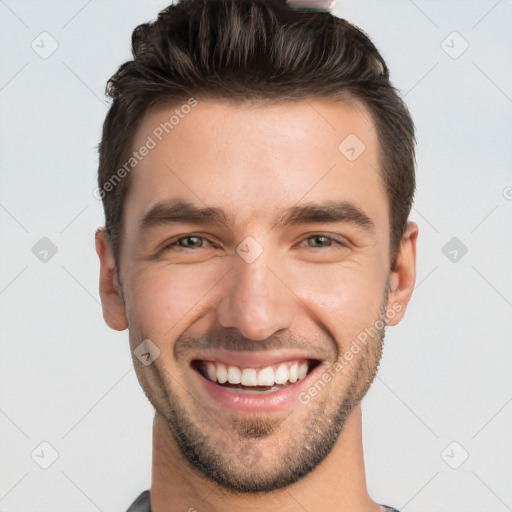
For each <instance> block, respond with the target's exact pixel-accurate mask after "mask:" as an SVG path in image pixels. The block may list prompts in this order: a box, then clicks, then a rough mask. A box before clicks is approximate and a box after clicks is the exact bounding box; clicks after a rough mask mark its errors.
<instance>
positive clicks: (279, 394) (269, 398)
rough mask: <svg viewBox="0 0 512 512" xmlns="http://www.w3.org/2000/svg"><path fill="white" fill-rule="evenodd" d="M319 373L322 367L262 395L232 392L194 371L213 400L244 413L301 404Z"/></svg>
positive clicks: (274, 409)
mask: <svg viewBox="0 0 512 512" xmlns="http://www.w3.org/2000/svg"><path fill="white" fill-rule="evenodd" d="M317 371H321V365H319V366H317V367H316V368H314V369H313V370H312V371H311V372H310V373H308V375H306V377H304V378H303V379H301V380H298V381H297V382H295V383H294V384H290V385H289V386H287V387H285V388H281V389H279V390H276V391H273V392H269V393H262V394H249V393H239V392H236V391H232V389H230V388H225V387H222V386H219V385H218V384H216V383H215V382H212V381H211V380H209V379H207V378H206V377H203V375H201V373H200V372H199V371H197V370H194V373H195V374H196V375H197V377H198V379H199V382H200V386H201V388H202V389H204V391H205V392H206V394H207V395H208V396H209V397H210V398H211V399H212V400H214V401H215V402H217V403H219V404H220V405H222V406H224V407H229V408H230V409H234V410H237V411H244V412H271V411H281V410H283V409H286V408H288V407H290V406H292V405H293V404H296V403H297V402H299V395H300V393H302V392H303V391H305V390H306V389H307V388H308V387H309V386H311V383H312V382H314V380H315V379H316V373H317ZM299 403H300V402H299Z"/></svg>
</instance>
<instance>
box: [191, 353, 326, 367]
mask: <svg viewBox="0 0 512 512" xmlns="http://www.w3.org/2000/svg"><path fill="white" fill-rule="evenodd" d="M304 359H308V360H315V361H316V360H318V359H317V358H315V357H313V356H312V355H311V354H307V353H305V352H290V351H287V352H273V353H268V352H263V353H258V352H233V351H227V350H215V351H212V352H211V353H208V352H205V353H203V354H198V355H197V356H196V357H193V358H192V360H191V361H213V362H217V363H224V364H228V365H232V366H240V367H250V368H260V367H261V368H263V367H265V366H272V365H274V364H279V363H283V362H285V361H299V360H304Z"/></svg>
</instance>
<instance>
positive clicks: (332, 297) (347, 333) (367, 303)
mask: <svg viewBox="0 0 512 512" xmlns="http://www.w3.org/2000/svg"><path fill="white" fill-rule="evenodd" d="M300 286H301V289H300V292H299V293H298V295H299V296H300V297H304V299H303V300H304V302H306V303H307V305H308V307H309V308H310V309H311V310H312V311H314V312H315V314H316V315H318V317H319V318H320V319H321V320H322V322H323V323H324V324H325V325H326V326H327V327H328V328H329V330H330V331H331V332H332V333H333V334H334V335H335V336H336V338H337V339H338V340H340V342H342V343H346V342H349V341H350V339H352V338H354V337H356V336H357V335H358V334H359V332H361V331H362V330H364V328H365V327H368V326H371V325H373V324H374V323H375V321H376V320H377V319H378V317H379V315H380V313H381V311H382V306H383V301H384V292H385V275H384V274H383V272H382V269H380V268H379V267H377V266H375V267H372V266H370V265H359V264H356V263H350V262H346V263H344V264H342V265H341V264H340V265H339V266H338V267H334V266H331V267H329V268H327V267H326V268H322V269H319V271H317V272H309V273H306V272H304V273H301V285H300Z"/></svg>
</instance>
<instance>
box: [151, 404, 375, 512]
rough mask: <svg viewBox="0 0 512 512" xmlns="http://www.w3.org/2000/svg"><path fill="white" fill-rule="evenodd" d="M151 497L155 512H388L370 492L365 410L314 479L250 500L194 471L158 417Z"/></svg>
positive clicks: (312, 475)
mask: <svg viewBox="0 0 512 512" xmlns="http://www.w3.org/2000/svg"><path fill="white" fill-rule="evenodd" d="M150 497H151V510H152V512H177V511H184V510H187V511H191V512H192V511H194V510H197V511H208V512H214V511H219V512H220V511H222V512H235V511H237V512H238V511H239V510H241V509H242V510H246V511H248V512H257V511H258V512H259V511H268V510H276V509H279V511H280V512H295V511H297V510H303V509H305V510H322V511H323V512H349V511H350V512H382V511H383V508H382V507H380V506H379V505H378V504H377V503H375V502H374V501H373V500H372V499H371V498H370V497H369V495H368V491H367V488H366V476H365V470H364V460H363V444H362V421H361V408H360V406H358V407H356V408H355V409H354V411H353V412H352V414H351V415H350V416H349V417H348V419H347V421H346V423H345V425H344V428H343V431H342V433H341V435H340V437H339V438H338V440H337V442H336V444H335V445H334V447H333V449H332V451H331V453H330V454H329V455H328V456H327V457H326V458H325V460H324V461H323V462H322V463H321V464H319V465H318V466H317V467H316V468H315V469H314V470H313V471H312V472H311V473H309V474H308V475H306V476H305V477H304V478H302V479H301V480H299V481H298V482H296V483H295V484H293V485H291V486H289V487H287V488H283V489H279V490H277V491H274V492H272V493H258V494H249V495H243V494H237V493H233V492H231V491H230V490H228V489H224V488H222V487H220V486H219V485H218V484H217V483H216V482H213V481H211V480H209V479H207V478H205V477H204V476H203V475H202V473H200V471H199V470H197V469H196V468H193V467H192V466H191V465H190V463H189V462H188V461H187V460H186V459H185V458H184V457H183V456H182V454H181V452H180V451H179V449H178V446H177V444H176V442H175V440H174V438H173V436H172V434H171V433H170V431H169V429H168V427H167V423H166V421H165V419H164V418H163V417H162V416H160V415H159V414H158V413H155V419H154V423H153V463H152V481H151V492H150Z"/></svg>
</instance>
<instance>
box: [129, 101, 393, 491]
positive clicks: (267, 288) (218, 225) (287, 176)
mask: <svg viewBox="0 0 512 512" xmlns="http://www.w3.org/2000/svg"><path fill="white" fill-rule="evenodd" d="M176 108H177V107H176V106H173V108H169V107H161V106H160V107H158V108H154V109H153V110H151V111H150V112H149V114H148V115H147V116H146V118H145V119H144V120H143V122H142V124H141V126H140V127H139V130H138V132H137V136H136V140H135V141H134V145H133V147H134V149H135V150H137V149H138V148H140V147H141V146H143V145H148V140H149V139H148V136H149V137H151V139H152V141H153V142H154V143H155V145H154V144H153V143H151V142H150V143H149V146H153V145H154V147H152V148H151V149H150V151H149V152H148V154H147V156H145V157H144V159H143V160H142V161H141V162H140V163H139V164H138V165H137V167H136V169H134V170H133V171H132V175H131V177H130V179H131V180H132V183H131V188H130V192H129V194H128V196H127V198H126V200H125V210H124V236H123V242H122V243H123V245H122V251H121V256H120V260H121V265H120V266H121V269H122V273H121V282H122V291H123V294H124V304H123V309H124V314H125V318H126V320H127V322H128V323H129V332H130V344H131V349H132V353H133V351H134V350H135V349H136V348H137V347H138V346H139V345H140V344H141V343H142V342H143V340H151V344H153V345H154V346H156V347H158V349H159V351H160V353H159V355H158V357H157V358H156V359H155V360H154V361H153V362H152V363H151V364H148V365H145V364H143V363H141V362H140V361H139V359H138V358H136V357H135V356H134V358H133V359H134V364H135V368H136V372H137V376H138V379H139V381H140V383H141V385H142V387H143V389H144V392H145V393H146V395H147V397H148V399H149V400H150V402H151V403H152V404H153V406H154V407H155V409H156V411H157V412H158V413H159V414H160V415H161V416H162V417H163V418H165V420H166V421H167V423H168V426H169V431H170V433H171V434H172V436H173V438H174V440H175V442H176V446H177V447H178V448H179V449H180V450H181V452H182V454H184V455H185V456H186V457H187V459H188V460H189V461H191V462H192V463H193V464H194V465H195V466H196V467H198V468H200V470H201V471H202V472H203V474H205V475H206V476H208V477H210V478H212V479H214V480H216V481H217V482H219V483H221V484H222V485H224V486H226V487H231V488H234V489H238V490H241V491H256V490H267V491H268V490H272V489H274V488H278V487H282V486H285V485H288V484H290V483H292V482H293V481H296V480H298V479H299V478H300V477H302V476H304V475H305V474H307V473H308V472H309V471H311V470H312V469H313V468H314V467H315V466H316V465H318V464H319V463H320V462H321V461H322V460H323V459H324V458H325V457H326V456H327V455H328V453H329V452H330V450H331V448H332V447H333V445H334V443H335V442H336V439H337V437H338V435H339V434H340V431H341V429H342V428H343V424H344V421H345V419H346V418H347V416H348V415H349V414H350V412H351V411H352V410H353V408H354V407H355V406H356V405H357V404H358V403H359V402H360V400H361V398H362V397H363V396H364V394H365V393H366V391H367V390H368V388H369V386H370V384H371V382H372V380H373V378H374V377H375V373H376V370H377V367H378V364H379V360H380V356H381V348H382V341H383V337H384V330H383V328H382V321H381V320H382V315H383V313H384V312H385V311H386V309H387V308H391V307H392V304H391V303H390V300H391V299H390V296H389V295H388V277H389V265H390V258H389V250H390V246H389V233H390V225H389V222H390V220H389V215H388V201H387V197H386V193H385V189H384V186H383V183H382V181H381V178H380V176H379V174H378V172H377V169H378V168H379V161H378V149H377V138H376V137H377V135H376V130H375V129H374V127H373V125H372V123H371V121H370V116H369V114H368V112H367V111H366V110H364V108H363V107H362V106H361V105H359V104H348V103H340V102H336V103H335V102H330V101H319V100H315V101H313V100H308V101H300V102H296V103H274V104H272V105H271V104H263V103H259V104H257V105H253V106H251V107H241V106H237V105H235V104H228V103H224V104H222V103H220V102H199V103H198V104H197V106H195V107H194V108H193V109H191V112H190V113H189V114H187V115H186V116H183V118H182V119H181V118H180V120H179V123H177V124H175V125H174V127H173V128H172V130H169V134H166V133H165V131H163V134H162V133H161V132H162V130H161V129H160V130H157V131H156V132H155V129H157V128H158V127H159V126H161V123H166V122H168V121H169V118H170V117H171V115H173V113H174V111H175V110H176ZM178 109H179V106H178ZM174 121H175V120H174ZM155 133H158V134H160V137H161V139H162V140H161V141H160V140H159V138H158V137H157V136H156V135H155ZM347 137H349V138H348V139H347ZM356 137H357V138H356ZM345 139H346V141H345ZM343 141H345V142H343ZM342 142H343V144H341V147H340V143H342ZM362 144H364V146H363V145H362ZM339 147H340V148H339ZM362 149H364V151H363V152H362V153H361V154H360V155H359V156H357V155H358V153H360V152H361V150H362ZM354 156H357V158H355V159H354ZM178 202H186V203H188V204H189V205H190V207H191V208H207V207H208V208H215V209H218V210H222V212H223V213H224V217H225V219H224V220H226V219H228V218H229V220H231V223H229V222H224V223H222V222H220V220H221V219H219V218H218V217H220V216H219V215H214V214H212V213H211V212H210V213H209V214H208V215H203V216H201V215H198V216H196V219H195V220H194V221H192V219H191V217H190V216H188V215H189V213H190V210H187V209H184V208H181V209H180V208H179V207H177V204H178ZM328 204H330V205H331V206H332V205H337V208H331V209H330V210H329V209H326V205H328ZM156 205H160V208H159V209H155V206H156ZM311 205H318V208H317V209H309V210H304V211H302V213H303V214H305V215H302V216H301V215H297V212H299V213H300V209H301V208H302V207H304V206H311ZM173 206H174V208H172V207H173ZM166 207H167V210H166ZM290 209H295V210H290ZM298 209H299V210H298ZM183 212H185V213H187V212H188V213H187V215H186V217H187V218H183V219H181V220H180V218H181V217H180V215H179V214H180V213H183ZM290 214H292V215H290ZM144 219H145V221H144ZM187 219H188V220H187ZM372 328H373V332H374V335H373V336H369V337H367V339H366V340H365V342H364V343H361V342H360V341H358V342H357V345H356V346H358V347H359V350H356V349H354V348H353V347H354V340H358V339H359V340H361V336H360V335H361V333H362V332H368V329H372ZM365 329H366V331H365ZM375 330H376V331H377V333H376V334H375ZM358 336H359V338H358ZM146 343H147V342H146ZM347 351H352V356H353V357H351V358H350V359H349V360H348V359H347V358H345V357H344V356H345V354H346V353H347ZM147 357H150V356H147ZM336 362H338V363H340V362H341V364H338V366H336V367H335V366H334V365H335V363H336ZM294 365H296V367H295V368H292V367H293V366H294ZM230 366H231V367H233V368H230ZM268 367H271V370H269V369H268ZM264 368H266V369H265V370H264V371H261V370H263V369H264ZM329 368H330V369H331V371H330V375H331V377H330V378H329V379H325V378H324V379H323V378H322V375H324V377H325V374H326V372H328V369H329ZM335 368H336V369H335ZM226 372H228V376H229V377H230V380H232V381H234V382H236V381H237V380H238V379H240V378H242V384H244V382H245V385H244V386H241V384H229V382H227V383H226V382H225V383H224V384H222V381H224V380H225V378H226V376H225V373H226ZM297 372H298V376H299V378H298V377H297ZM305 373H306V375H305V376H304V374H305ZM297 378H298V380H296V379H297ZM211 379H215V380H218V381H220V382H216V383H214V382H213V381H212V380H211ZM253 379H256V380H253ZM258 379H260V380H259V382H260V384H262V383H265V384H266V387H259V386H258V387H254V384H257V383H258ZM267 379H269V380H267ZM276 380H277V381H278V382H283V381H284V380H286V383H285V384H273V385H270V382H274V383H275V381H276ZM295 380H296V382H294V383H291V382H290V381H295ZM319 382H320V384H319ZM315 383H316V385H317V386H316V393H315V391H313V392H310V391H311V389H313V388H314V384H315ZM226 384H227V385H226ZM269 390H270V391H269ZM308 397H309V398H308Z"/></svg>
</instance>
